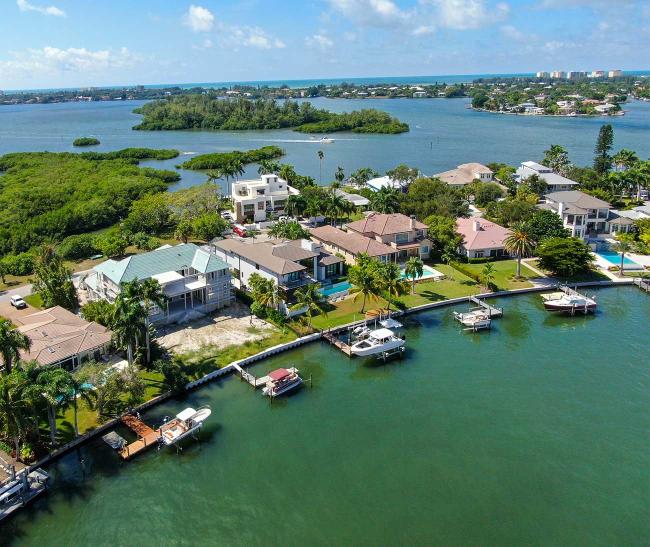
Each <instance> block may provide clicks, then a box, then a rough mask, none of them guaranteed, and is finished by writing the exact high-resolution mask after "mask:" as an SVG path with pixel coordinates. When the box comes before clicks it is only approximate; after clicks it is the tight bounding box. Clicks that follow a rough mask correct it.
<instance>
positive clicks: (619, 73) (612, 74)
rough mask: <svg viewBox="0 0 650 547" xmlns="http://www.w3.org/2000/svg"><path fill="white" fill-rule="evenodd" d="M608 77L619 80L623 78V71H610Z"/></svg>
mask: <svg viewBox="0 0 650 547" xmlns="http://www.w3.org/2000/svg"><path fill="white" fill-rule="evenodd" d="M608 76H609V77H610V78H620V77H621V76H623V71H622V70H610V71H609V73H608Z"/></svg>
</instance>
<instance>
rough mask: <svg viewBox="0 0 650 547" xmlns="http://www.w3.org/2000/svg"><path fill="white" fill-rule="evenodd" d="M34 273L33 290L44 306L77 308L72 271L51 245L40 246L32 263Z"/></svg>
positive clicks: (77, 300) (77, 302)
mask: <svg viewBox="0 0 650 547" xmlns="http://www.w3.org/2000/svg"><path fill="white" fill-rule="evenodd" d="M34 274H35V279H34V291H35V292H37V293H38V295H39V296H40V297H41V299H42V300H43V304H44V305H45V307H46V308H51V307H53V306H62V307H64V308H65V309H67V310H75V309H77V307H78V306H79V299H78V298H77V289H76V288H75V286H74V284H73V283H72V271H71V270H69V269H68V268H66V267H65V265H64V264H63V261H62V260H61V257H60V256H59V255H57V254H56V252H55V251H54V248H53V247H52V246H50V245H44V246H43V247H41V249H40V251H39V254H38V257H37V259H36V263H35V264H34Z"/></svg>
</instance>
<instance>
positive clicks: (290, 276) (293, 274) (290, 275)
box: [287, 272, 300, 281]
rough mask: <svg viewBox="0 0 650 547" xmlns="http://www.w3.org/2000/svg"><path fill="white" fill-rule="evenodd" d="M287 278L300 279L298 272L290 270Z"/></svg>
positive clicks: (290, 279)
mask: <svg viewBox="0 0 650 547" xmlns="http://www.w3.org/2000/svg"><path fill="white" fill-rule="evenodd" d="M287 279H288V280H289V281H298V279H300V272H291V273H290V274H289V275H288V276H287Z"/></svg>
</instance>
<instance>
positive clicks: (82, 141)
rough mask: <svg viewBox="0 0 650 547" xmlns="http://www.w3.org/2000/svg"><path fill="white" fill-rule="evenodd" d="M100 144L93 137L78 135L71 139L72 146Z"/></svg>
mask: <svg viewBox="0 0 650 547" xmlns="http://www.w3.org/2000/svg"><path fill="white" fill-rule="evenodd" d="M97 144H101V143H100V142H99V139H96V138H95V137H79V138H78V139H75V140H74V141H72V146H95V145H97Z"/></svg>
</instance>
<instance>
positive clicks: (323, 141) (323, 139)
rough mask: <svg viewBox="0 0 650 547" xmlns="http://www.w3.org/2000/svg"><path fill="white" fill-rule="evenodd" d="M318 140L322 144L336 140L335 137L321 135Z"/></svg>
mask: <svg viewBox="0 0 650 547" xmlns="http://www.w3.org/2000/svg"><path fill="white" fill-rule="evenodd" d="M316 142H320V143H322V144H331V143H333V142H334V139H333V138H331V137H321V138H320V139H318V140H317V141H316Z"/></svg>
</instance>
